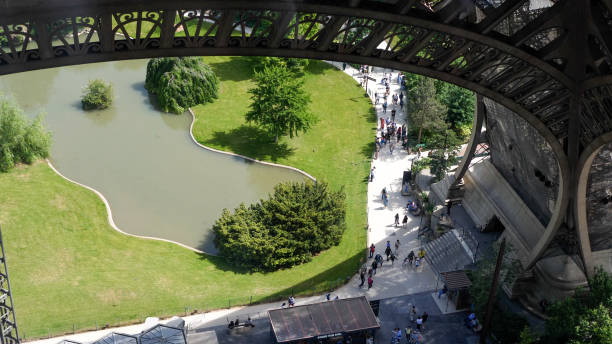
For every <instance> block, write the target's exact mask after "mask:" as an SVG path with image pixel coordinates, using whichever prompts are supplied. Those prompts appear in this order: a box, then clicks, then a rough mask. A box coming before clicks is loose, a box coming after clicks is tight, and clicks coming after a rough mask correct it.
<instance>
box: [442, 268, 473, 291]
mask: <svg viewBox="0 0 612 344" xmlns="http://www.w3.org/2000/svg"><path fill="white" fill-rule="evenodd" d="M440 277H441V278H442V280H443V281H444V284H446V287H447V288H448V290H459V289H465V288H469V287H470V286H471V285H472V281H470V279H469V278H468V276H467V274H466V273H465V271H463V270H457V271H448V272H441V273H440Z"/></svg>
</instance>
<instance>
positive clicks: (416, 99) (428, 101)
mask: <svg viewBox="0 0 612 344" xmlns="http://www.w3.org/2000/svg"><path fill="white" fill-rule="evenodd" d="M408 108H409V111H408V113H409V115H410V121H411V124H412V126H414V127H415V128H417V129H418V136H417V143H421V136H422V134H423V130H432V129H439V130H444V129H446V125H445V123H444V119H445V118H446V107H445V106H444V105H442V104H440V102H439V101H438V98H437V96H436V88H435V85H434V81H433V79H430V78H418V79H417V83H416V85H415V86H414V88H413V91H412V92H411V96H410V97H409V102H408Z"/></svg>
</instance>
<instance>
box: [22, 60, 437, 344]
mask: <svg viewBox="0 0 612 344" xmlns="http://www.w3.org/2000/svg"><path fill="white" fill-rule="evenodd" d="M331 64H332V65H334V66H335V67H337V68H339V69H341V70H342V63H340V62H331ZM344 72H345V73H347V74H349V75H351V76H352V77H353V78H354V79H355V80H356V81H357V82H361V80H362V78H360V76H361V74H359V72H358V71H357V70H356V69H354V68H352V67H350V66H348V65H347V66H346V68H345V70H344ZM390 72H391V73H392V74H393V78H392V79H393V80H392V82H391V84H390V95H393V94H395V93H397V94H399V92H400V85H399V84H398V83H397V72H392V70H390V69H382V68H376V67H375V68H374V69H373V72H372V73H370V74H369V76H370V77H372V78H375V79H376V82H374V81H369V82H368V91H369V92H368V93H369V94H370V96H371V98H372V103H374V97H373V96H374V93H375V92H377V93H384V85H382V84H380V80H381V79H382V77H383V73H387V74H388V73H390ZM404 101H405V102H406V103H407V99H406V98H404ZM388 104H389V105H388V108H387V114H383V109H382V101H381V102H380V103H379V104H378V105H375V108H376V114H377V118H378V124H377V125H378V126H380V118H386V117H387V116H389V117H391V109H393V105H392V102H391V96H389V98H388ZM395 108H396V110H397V114H396V123H398V124H399V125H400V126H401V125H402V124H404V123H406V120H407V117H406V112H405V111H406V108H407V106H406V105H404V110H403V111H401V110H400V108H399V105H398V106H396V107H395ZM374 139H375V138H374V137H372V140H374ZM392 141H393V142H394V143H395V149H394V150H393V153H391V152H389V150H388V147H384V148H383V149H381V151H380V152H379V154H378V158H377V159H375V160H373V163H372V166H373V167H376V170H375V171H376V172H375V177H374V180H373V181H372V182H371V183H369V186H368V195H367V197H368V206H367V211H368V225H369V229H368V241H367V246H368V247H369V246H370V244H372V243H374V245H375V246H376V252H377V253H380V254H381V255H383V256H385V255H384V251H385V247H386V245H385V244H386V242H387V241H390V243H391V247H392V248H393V249H394V251H395V247H394V244H395V242H396V240H398V239H399V240H400V247H399V250H398V252H397V256H398V260H396V261H395V262H394V263H393V264H391V262H390V261H389V262H387V261H385V262H384V264H383V265H382V267H380V268H378V269H377V272H376V275H374V277H373V280H374V284H373V287H372V288H371V289H369V290H368V288H367V284H366V285H365V286H364V287H359V284H360V283H361V281H360V279H359V274H357V275H355V276H353V278H352V279H351V280H350V281H349V282H348V283H347V284H346V285H344V286H342V287H340V288H339V289H337V290H335V291H333V292H332V293H331V294H330V298H332V299H333V298H336V297H339V298H348V297H357V296H361V295H365V296H366V297H367V298H368V299H369V300H378V299H388V298H392V297H398V296H403V295H412V294H417V293H423V292H426V291H432V290H434V289H435V288H436V286H437V285H436V277H435V274H434V273H433V272H432V270H431V269H430V268H429V266H428V265H427V263H424V264H423V265H421V266H419V267H418V268H415V267H414V266H402V260H403V259H404V258H405V257H406V256H407V255H408V253H409V252H410V251H411V250H414V251H415V253H416V252H417V250H418V249H419V248H420V247H421V245H420V243H419V240H418V235H417V233H418V228H419V225H420V220H421V219H420V218H419V217H414V216H412V215H410V214H408V213H407V212H406V210H405V207H406V204H407V203H408V200H409V199H410V198H409V197H406V196H402V195H401V186H402V185H401V184H402V175H403V171H405V170H409V169H410V166H411V160H412V159H414V158H415V155H414V154H413V155H410V154H408V152H407V151H406V150H404V149H403V148H402V147H401V144H397V143H396V142H395V139H393V140H392ZM383 188H386V189H387V193H388V195H389V203H388V206H387V207H384V205H383V203H382V199H381V190H382V189H383ZM395 214H399V216H400V222H401V220H402V219H403V218H404V215H405V214H408V223H407V225H406V226H405V227H403V226H401V225H400V226H399V227H395V225H394V216H395ZM366 252H367V251H366V247H365V246H364V256H366ZM371 263H372V259H368V260H367V262H366V264H365V265H367V266H368V267H369V265H370V264H371ZM325 300H326V295H317V296H310V297H301V298H296V305H303V304H309V303H315V302H321V301H325ZM282 303H283V302H282V301H281V302H276V303H267V304H259V305H253V306H244V307H234V308H230V309H222V310H217V311H213V312H208V313H204V314H196V315H192V316H187V317H184V319H185V323H186V326H187V327H188V328H189V329H191V330H194V329H197V328H207V327H211V326H218V325H226V324H227V322H228V319H235V318H240V319H246V318H247V316H250V317H251V319H253V320H256V319H262V318H265V317H266V316H267V311H268V310H270V309H275V308H279V307H280V306H281V304H282ZM142 330H143V326H142V325H132V326H125V327H120V328H111V329H106V330H101V331H92V332H86V333H80V334H75V335H68V336H61V337H55V338H50V339H45V340H39V341H35V342H32V343H36V344H56V343H58V342H60V341H61V340H63V339H70V340H73V341H77V342H91V341H94V340H96V339H99V338H101V337H103V336H104V335H106V334H108V333H111V332H121V333H126V334H136V333H139V332H140V331H142Z"/></svg>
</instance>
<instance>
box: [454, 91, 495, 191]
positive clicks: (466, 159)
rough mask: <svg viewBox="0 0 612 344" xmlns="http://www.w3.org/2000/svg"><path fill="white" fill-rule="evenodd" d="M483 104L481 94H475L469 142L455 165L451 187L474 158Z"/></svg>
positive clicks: (456, 182) (481, 121) (460, 177)
mask: <svg viewBox="0 0 612 344" xmlns="http://www.w3.org/2000/svg"><path fill="white" fill-rule="evenodd" d="M485 111H486V110H485V106H484V103H483V102H482V96H481V95H480V94H477V95H476V109H475V113H474V123H473V124H472V135H471V137H470V142H469V143H468V146H467V148H466V150H465V154H464V155H463V158H462V159H461V162H460V163H459V166H457V169H456V170H455V181H454V182H453V184H452V185H451V187H450V188H451V189H452V188H453V187H454V186H456V185H457V184H459V183H460V182H461V179H463V176H464V175H465V172H467V170H468V168H469V167H470V162H471V161H472V159H473V158H474V154H475V153H476V147H478V144H479V143H480V141H481V132H482V123H483V122H484V117H485Z"/></svg>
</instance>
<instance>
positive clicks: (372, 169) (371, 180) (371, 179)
mask: <svg viewBox="0 0 612 344" xmlns="http://www.w3.org/2000/svg"><path fill="white" fill-rule="evenodd" d="M374 169H376V166H374V167H372V168H371V169H370V182H373V181H374Z"/></svg>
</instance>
